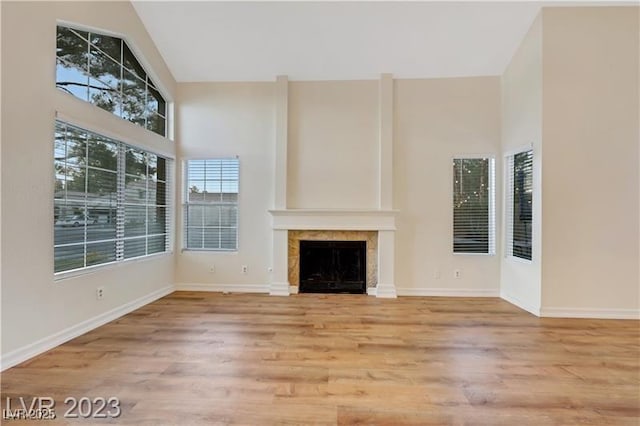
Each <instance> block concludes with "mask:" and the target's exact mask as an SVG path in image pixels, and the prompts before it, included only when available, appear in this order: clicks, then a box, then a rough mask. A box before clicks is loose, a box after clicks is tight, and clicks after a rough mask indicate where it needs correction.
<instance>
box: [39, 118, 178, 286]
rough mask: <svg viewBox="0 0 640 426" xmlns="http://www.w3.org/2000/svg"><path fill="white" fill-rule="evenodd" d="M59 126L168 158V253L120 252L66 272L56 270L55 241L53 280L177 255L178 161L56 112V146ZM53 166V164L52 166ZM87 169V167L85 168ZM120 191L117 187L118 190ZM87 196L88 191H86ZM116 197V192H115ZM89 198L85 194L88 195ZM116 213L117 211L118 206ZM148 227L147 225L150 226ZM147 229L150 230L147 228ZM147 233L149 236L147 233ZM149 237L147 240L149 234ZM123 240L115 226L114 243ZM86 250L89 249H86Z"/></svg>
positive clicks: (117, 171)
mask: <svg viewBox="0 0 640 426" xmlns="http://www.w3.org/2000/svg"><path fill="white" fill-rule="evenodd" d="M58 123H61V124H63V125H68V126H72V127H75V128H78V129H80V130H81V131H84V132H89V133H93V134H96V135H98V136H100V137H102V138H105V139H109V140H110V141H113V142H115V143H117V144H118V146H123V147H124V149H125V150H126V149H127V148H134V149H138V150H141V151H144V152H145V153H146V154H153V155H156V156H157V157H162V158H164V159H165V161H166V164H165V169H166V176H165V182H166V189H165V192H166V195H165V197H166V198H165V203H166V204H165V207H166V215H165V229H166V233H165V235H166V242H165V250H164V251H161V252H155V253H151V254H145V255H142V256H135V257H129V258H124V257H123V258H121V259H118V256H117V253H116V259H115V260H112V261H109V262H104V263H98V264H94V265H88V266H84V267H81V268H75V269H68V270H63V271H58V272H56V271H55V247H56V244H55V239H54V240H53V241H52V245H51V247H52V250H53V252H54V253H53V257H52V261H53V265H52V266H53V268H52V269H53V279H54V281H61V280H64V279H67V278H72V277H76V276H81V275H85V274H90V273H94V272H96V271H99V270H101V269H103V268H111V267H114V266H115V267H117V266H118V265H121V264H126V263H135V262H143V261H146V260H148V259H153V258H156V257H162V256H172V255H173V252H174V236H173V230H174V229H175V228H174V210H175V209H174V197H173V185H174V183H173V182H174V181H173V180H172V176H173V175H174V167H175V158H174V157H173V156H172V155H169V154H166V153H158V152H156V151H154V150H153V149H150V148H148V147H144V146H142V145H141V144H140V143H136V142H135V141H132V140H131V139H130V138H128V137H125V136H122V135H119V134H116V133H114V132H112V131H109V130H105V129H102V128H100V127H97V126H93V125H89V124H86V123H83V122H79V121H78V120H75V119H73V118H70V117H68V116H66V115H64V114H61V113H59V112H56V114H55V119H54V120H53V127H52V130H53V133H52V143H55V140H56V136H55V135H56V132H57V130H56V127H57V125H58ZM52 160H53V163H55V161H56V160H55V152H53V153H52ZM53 163H52V165H53ZM85 167H86V166H85ZM115 173H116V176H117V177H118V179H119V176H120V174H121V172H120V170H119V169H116V171H115ZM122 176H123V177H124V176H125V171H124V170H122ZM55 177H56V173H55V170H54V175H53V178H54V182H55ZM85 190H86V188H85ZM117 190H118V188H117ZM124 190H125V188H123V191H124ZM85 194H86V192H85ZM116 194H117V193H116ZM85 196H86V195H85ZM122 196H123V197H124V192H123V194H122ZM51 203H52V206H53V207H55V204H56V198H55V191H54V196H53V197H52V199H51ZM86 205H87V203H86V201H85V206H86ZM123 209H124V205H123ZM52 210H53V211H55V208H52ZM116 211H117V207H116ZM147 228H148V226H147ZM147 230H148V229H147ZM52 231H54V232H53V234H52V238H55V221H53V222H52ZM147 234H148V233H147ZM147 234H145V235H146V237H147V238H148V235H147ZM118 238H121V239H122V244H123V245H124V241H125V238H126V237H119V236H118V229H117V227H116V237H115V239H114V244H117V241H116V240H117V239H118ZM86 243H87V241H86V236H85V241H84V245H85V246H86ZM85 250H86V249H85ZM85 257H86V253H85Z"/></svg>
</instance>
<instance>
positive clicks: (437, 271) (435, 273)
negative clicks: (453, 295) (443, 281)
mask: <svg viewBox="0 0 640 426" xmlns="http://www.w3.org/2000/svg"><path fill="white" fill-rule="evenodd" d="M433 278H435V279H436V280H439V279H440V270H439V269H436V270H435V271H434V272H433Z"/></svg>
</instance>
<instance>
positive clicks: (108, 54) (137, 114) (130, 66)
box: [56, 25, 167, 136]
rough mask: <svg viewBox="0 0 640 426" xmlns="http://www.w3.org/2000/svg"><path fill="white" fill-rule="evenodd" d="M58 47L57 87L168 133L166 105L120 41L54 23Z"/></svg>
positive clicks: (124, 116)
mask: <svg viewBox="0 0 640 426" xmlns="http://www.w3.org/2000/svg"><path fill="white" fill-rule="evenodd" d="M56 48H57V50H56V87H58V88H59V89H61V90H63V91H65V92H67V93H70V94H72V95H73V96H75V97H77V98H80V99H82V100H84V101H87V102H91V103H92V104H94V105H96V106H98V107H100V108H102V109H104V110H107V111H109V112H111V113H113V114H115V115H117V116H118V117H122V118H124V119H125V120H128V121H131V122H133V123H136V124H138V125H140V126H142V127H144V128H146V129H148V130H151V131H152V132H155V133H157V134H159V135H161V136H165V135H166V127H167V126H166V122H167V119H166V117H167V104H166V101H165V100H164V98H163V97H162V95H161V94H160V92H159V91H158V89H157V86H156V85H155V84H154V83H153V81H152V80H151V79H150V78H149V76H148V75H147V73H146V72H145V70H144V68H143V67H142V65H140V63H139V62H138V60H137V59H136V57H135V55H134V54H133V53H132V52H131V49H130V48H129V46H127V43H126V42H125V41H124V40H122V39H120V38H117V37H112V36H108V35H104V34H99V33H95V32H88V31H81V30H77V29H74V28H69V27H65V26H61V25H58V31H57V37H56Z"/></svg>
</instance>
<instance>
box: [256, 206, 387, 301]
mask: <svg viewBox="0 0 640 426" xmlns="http://www.w3.org/2000/svg"><path fill="white" fill-rule="evenodd" d="M269 213H270V214H271V216H272V229H273V267H272V268H273V270H272V277H271V282H270V284H269V293H270V294H272V295H276V296H288V295H289V294H292V293H293V294H295V293H297V292H298V284H299V282H298V278H299V267H298V263H297V262H298V258H299V241H300V240H302V239H309V240H333V241H339V240H342V241H367V293H368V294H370V295H375V296H377V297H396V288H395V280H394V263H395V230H396V224H395V217H396V213H397V212H396V211H395V210H373V209H372V210H337V209H336V210H333V209H316V210H310V209H283V210H269Z"/></svg>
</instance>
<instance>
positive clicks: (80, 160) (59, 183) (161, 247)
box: [54, 121, 169, 272]
mask: <svg viewBox="0 0 640 426" xmlns="http://www.w3.org/2000/svg"><path fill="white" fill-rule="evenodd" d="M167 162H168V160H167V159H165V158H163V157H160V156H158V155H155V154H153V153H150V152H146V151H142V150H138V149H136V148H133V147H130V146H128V145H125V144H124V143H122V142H119V141H116V140H113V139H110V138H107V137H104V136H101V135H99V134H97V133H94V132H90V131H88V130H84V129H81V128H79V127H75V126H72V125H70V124H67V123H64V122H61V121H56V131H55V141H54V169H55V192H54V265H55V268H54V270H55V272H63V271H69V270H73V269H81V268H85V267H89V266H93V265H99V264H103V263H111V262H116V261H119V260H123V259H127V258H131V257H139V256H146V255H149V254H153V253H159V252H164V251H167V250H168V246H169V243H168V235H169V230H168V227H169V221H168V219H167V205H168V204H167V189H166V187H167Z"/></svg>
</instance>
